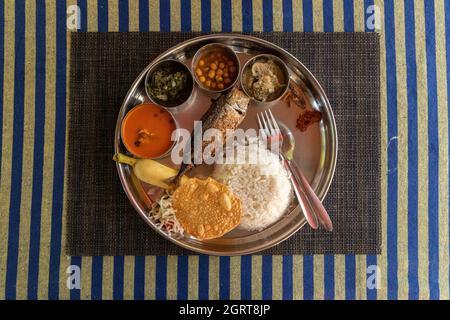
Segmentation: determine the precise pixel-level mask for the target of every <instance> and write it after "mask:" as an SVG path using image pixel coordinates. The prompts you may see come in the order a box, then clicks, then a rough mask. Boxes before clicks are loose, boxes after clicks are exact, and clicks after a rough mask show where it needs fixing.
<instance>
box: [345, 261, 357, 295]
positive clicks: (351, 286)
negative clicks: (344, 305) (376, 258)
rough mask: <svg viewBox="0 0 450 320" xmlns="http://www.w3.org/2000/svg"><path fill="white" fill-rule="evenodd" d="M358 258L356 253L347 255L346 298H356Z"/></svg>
mask: <svg viewBox="0 0 450 320" xmlns="http://www.w3.org/2000/svg"><path fill="white" fill-rule="evenodd" d="M355 270H356V260H355V256H354V255H346V256H345V299H346V300H355V297H356V286H355V284H356V281H355Z"/></svg>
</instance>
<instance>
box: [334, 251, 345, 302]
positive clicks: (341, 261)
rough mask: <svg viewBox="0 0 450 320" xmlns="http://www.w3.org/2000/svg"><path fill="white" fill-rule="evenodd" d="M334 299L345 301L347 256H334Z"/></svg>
mask: <svg viewBox="0 0 450 320" xmlns="http://www.w3.org/2000/svg"><path fill="white" fill-rule="evenodd" d="M334 298H335V299H336V300H344V299H345V256H344V255H342V254H339V255H335V256H334Z"/></svg>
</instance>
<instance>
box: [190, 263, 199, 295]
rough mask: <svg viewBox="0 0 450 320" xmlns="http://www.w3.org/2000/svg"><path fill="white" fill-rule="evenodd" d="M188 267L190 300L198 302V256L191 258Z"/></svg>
mask: <svg viewBox="0 0 450 320" xmlns="http://www.w3.org/2000/svg"><path fill="white" fill-rule="evenodd" d="M188 266H189V267H188V275H189V277H188V299H189V300H198V256H189V258H188Z"/></svg>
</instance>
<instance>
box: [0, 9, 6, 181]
mask: <svg viewBox="0 0 450 320" xmlns="http://www.w3.org/2000/svg"><path fill="white" fill-rule="evenodd" d="M4 63H5V2H4V0H2V1H0V125H1V127H0V128H2V129H3V82H4V80H5V79H4V77H5V75H4ZM2 132H3V130H2ZM2 150H3V135H2V134H0V183H1V181H2V166H1V163H2Z"/></svg>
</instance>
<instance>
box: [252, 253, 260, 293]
mask: <svg viewBox="0 0 450 320" xmlns="http://www.w3.org/2000/svg"><path fill="white" fill-rule="evenodd" d="M261 271H262V256H259V255H258V256H252V299H253V300H261V299H262V272H261Z"/></svg>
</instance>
